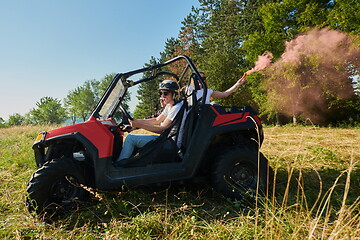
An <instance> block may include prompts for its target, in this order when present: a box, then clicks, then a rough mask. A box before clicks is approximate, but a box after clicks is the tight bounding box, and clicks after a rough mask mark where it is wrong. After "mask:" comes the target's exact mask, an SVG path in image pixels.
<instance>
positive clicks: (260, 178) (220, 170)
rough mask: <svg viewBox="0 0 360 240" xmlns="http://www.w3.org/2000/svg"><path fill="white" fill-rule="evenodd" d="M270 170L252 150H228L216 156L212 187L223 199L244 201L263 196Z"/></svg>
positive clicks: (264, 161) (261, 156)
mask: <svg viewBox="0 0 360 240" xmlns="http://www.w3.org/2000/svg"><path fill="white" fill-rule="evenodd" d="M271 171H272V170H271V168H270V167H269V165H268V161H267V159H266V158H265V157H264V156H263V154H262V153H259V152H258V151H257V150H255V149H253V148H247V147H241V148H236V149H230V150H227V151H225V152H224V153H223V154H221V155H220V156H218V158H217V159H216V160H215V162H214V164H213V168H212V173H211V180H212V186H213V187H214V189H215V190H216V191H218V192H220V193H222V194H223V195H224V196H225V197H230V198H235V199H239V200H246V199H249V198H252V197H254V196H256V193H259V194H262V195H263V194H265V193H266V192H267V189H268V182H269V176H270V173H271Z"/></svg>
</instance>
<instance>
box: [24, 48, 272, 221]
mask: <svg viewBox="0 0 360 240" xmlns="http://www.w3.org/2000/svg"><path fill="white" fill-rule="evenodd" d="M172 64H176V66H177V69H178V67H179V65H182V66H183V70H182V72H181V73H180V74H178V73H175V72H171V71H169V70H168V69H172V68H170V67H169V65H172ZM191 75H192V76H195V77H196V78H198V80H199V81H200V83H201V85H202V86H203V87H204V88H203V97H202V98H201V99H199V100H198V99H196V92H197V91H199V90H200V86H199V84H198V82H197V81H193V82H192V83H190V79H191V77H190V76H191ZM136 76H142V77H143V76H149V77H145V78H141V79H140V80H137V81H133V80H130V78H132V79H134V78H135V77H136ZM164 78H172V79H176V80H177V82H178V83H179V85H180V86H181V87H186V86H188V85H189V84H193V85H194V88H195V90H194V92H193V93H192V94H190V95H186V94H184V93H181V94H180V96H181V101H183V104H182V109H181V110H180V111H179V113H178V115H177V117H176V118H175V119H174V121H173V124H172V126H170V127H169V128H168V129H167V130H165V131H164V132H163V133H162V134H161V135H160V136H159V137H158V138H157V139H155V140H153V141H151V142H150V143H148V144H147V145H145V146H144V147H143V148H141V149H139V150H138V151H136V152H135V153H134V155H133V157H131V158H129V159H128V160H127V161H126V164H121V165H120V166H119V165H117V164H115V162H114V161H115V160H116V159H117V158H118V156H119V153H120V152H121V148H122V143H123V138H124V131H126V129H128V128H127V123H128V121H127V119H130V118H131V116H130V115H129V113H128V112H127V111H126V110H125V109H124V108H123V107H122V105H121V103H122V101H123V98H124V95H125V93H126V92H127V91H128V89H129V88H130V87H133V86H135V85H137V84H140V83H142V82H146V81H159V82H160V81H161V80H163V79H164ZM137 79H139V78H137ZM206 93H207V86H206V84H205V82H204V81H203V79H202V78H201V76H200V75H199V72H198V71H197V69H196V68H195V66H194V64H193V63H192V61H191V60H190V59H189V58H188V57H186V56H183V55H181V56H177V57H175V58H174V59H171V60H169V61H167V62H165V63H161V64H157V65H154V66H150V67H146V68H141V69H138V70H134V71H131V72H127V73H119V74H117V75H116V76H115V77H114V79H113V81H112V82H111V84H110V85H109V87H108V89H107V91H106V92H105V94H104V95H103V96H102V98H101V100H100V101H99V103H98V104H97V105H96V107H95V108H94V111H93V112H92V114H91V116H90V118H89V120H88V121H86V122H84V123H80V124H75V125H71V126H67V127H62V128H58V129H55V130H51V131H47V132H41V133H40V134H39V135H38V136H37V138H36V141H35V143H34V145H33V149H34V153H35V159H36V164H37V166H38V169H37V171H36V172H35V173H34V174H33V175H32V177H31V179H30V181H29V183H28V188H27V193H28V194H27V206H28V208H29V211H31V212H34V211H35V212H36V213H37V214H39V215H42V216H49V215H51V214H54V213H56V212H57V211H58V210H60V209H68V208H70V207H73V206H74V205H75V204H77V203H78V202H79V201H84V200H86V199H87V198H88V196H89V194H88V191H87V190H86V188H84V186H87V187H90V188H93V189H99V190H117V189H118V190H121V189H123V187H124V186H125V187H126V186H136V185H144V184H158V183H167V182H174V181H185V180H186V181H197V180H199V179H202V180H203V179H205V180H208V181H209V183H210V184H211V186H212V187H213V188H214V189H215V190H216V191H218V192H220V193H222V194H223V195H224V196H226V197H231V198H237V199H245V198H248V197H249V196H254V195H256V194H257V193H264V192H266V190H267V187H268V182H269V181H268V177H269V172H270V170H271V169H270V167H269V165H268V161H267V159H266V158H265V157H264V156H263V155H262V154H261V153H260V152H259V148H260V146H261V144H262V142H263V130H262V126H261V123H260V120H259V118H258V117H257V116H256V113H255V112H254V111H253V110H252V109H251V108H250V107H230V108H226V107H223V106H220V105H211V104H205V96H206ZM119 115H120V116H121V117H120V118H119V119H121V120H117V119H116V116H119ZM180 125H181V127H180ZM174 128H176V129H180V128H183V129H184V135H183V137H182V139H178V136H177V134H178V132H176V131H171V130H172V129H174ZM174 132H175V133H174ZM174 139H175V140H174ZM179 140H180V141H179ZM176 142H178V143H180V144H177V143H176Z"/></svg>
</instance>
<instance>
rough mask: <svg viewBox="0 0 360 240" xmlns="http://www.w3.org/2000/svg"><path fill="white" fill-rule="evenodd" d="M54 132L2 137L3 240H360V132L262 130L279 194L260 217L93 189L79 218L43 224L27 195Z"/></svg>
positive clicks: (179, 192)
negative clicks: (37, 151) (39, 142)
mask: <svg viewBox="0 0 360 240" xmlns="http://www.w3.org/2000/svg"><path fill="white" fill-rule="evenodd" d="M48 127H49V126H44V127H39V126H24V127H12V128H2V129H0V238H1V239H358V238H360V230H359V229H360V198H359V195H360V169H359V165H360V144H359V143H360V129H335V128H316V127H300V126H298V127H293V126H286V127H269V128H265V141H264V144H263V147H262V152H263V153H264V155H265V156H266V157H267V158H268V159H269V161H270V165H271V166H272V167H273V169H274V175H275V176H274V181H275V185H274V187H273V189H272V190H271V192H270V197H269V198H268V199H258V201H257V203H256V204H254V207H243V206H242V204H241V203H240V202H237V201H233V200H229V199H225V198H223V197H222V196H220V195H219V194H217V193H216V192H214V191H213V190H212V189H211V188H210V187H208V186H204V185H196V186H168V187H158V188H155V187H152V188H150V187H141V188H133V189H130V190H128V191H124V192H95V191H93V190H91V189H90V191H91V193H92V194H91V195H92V198H91V200H90V201H89V202H88V203H85V204H83V205H82V206H81V208H80V209H78V210H76V211H73V212H71V213H69V214H68V215H67V216H63V217H61V218H59V219H57V220H55V221H53V222H51V223H44V222H42V221H41V220H39V219H37V218H34V217H33V216H32V215H31V214H29V213H28V211H27V209H26V206H25V192H26V184H27V182H28V180H29V178H30V176H31V174H32V173H33V172H34V171H35V170H36V167H35V162H34V157H33V151H32V149H31V146H32V143H33V141H34V139H35V137H36V135H37V133H38V132H40V131H42V130H48ZM53 128H55V127H53Z"/></svg>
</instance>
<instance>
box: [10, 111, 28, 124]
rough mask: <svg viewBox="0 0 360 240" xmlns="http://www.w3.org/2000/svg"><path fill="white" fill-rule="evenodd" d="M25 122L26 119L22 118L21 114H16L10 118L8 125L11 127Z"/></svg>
mask: <svg viewBox="0 0 360 240" xmlns="http://www.w3.org/2000/svg"><path fill="white" fill-rule="evenodd" d="M24 121H25V117H24V116H21V115H20V114H19V113H15V114H12V115H10V116H9V120H8V124H9V126H16V125H21V124H23V123H24Z"/></svg>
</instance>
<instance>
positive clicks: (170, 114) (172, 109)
mask: <svg viewBox="0 0 360 240" xmlns="http://www.w3.org/2000/svg"><path fill="white" fill-rule="evenodd" d="M182 105H183V102H179V103H177V104H175V105H173V106H171V105H170V104H167V105H166V106H165V108H164V110H163V111H162V113H161V114H162V115H164V116H165V117H166V118H167V119H169V120H171V121H174V119H175V117H176V115H177V114H178V112H179V111H180V109H181V107H182ZM185 118H186V111H185V112H184V115H183V119H182V121H181V124H180V126H178V127H180V129H179V132H178V138H177V143H176V144H177V145H178V147H180V146H181V140H182V136H183V132H184V120H185ZM176 131H177V128H173V129H172V132H176ZM170 134H171V133H170ZM173 139H174V140H175V136H173Z"/></svg>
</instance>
